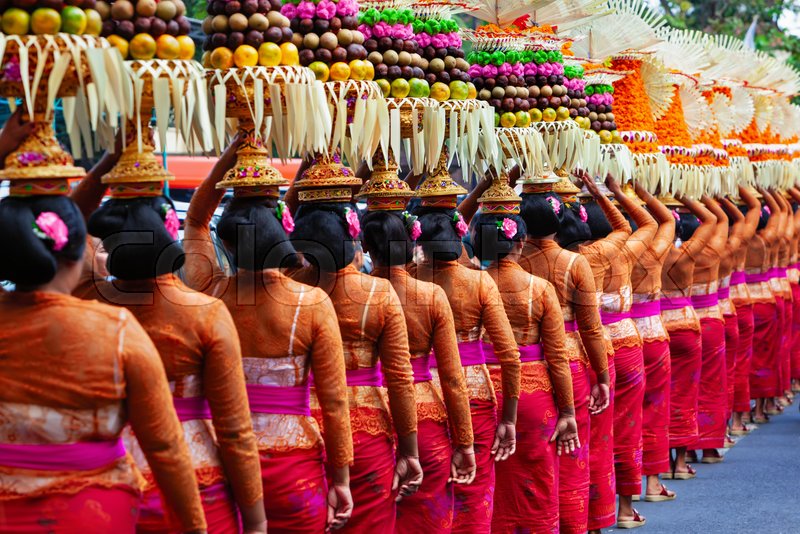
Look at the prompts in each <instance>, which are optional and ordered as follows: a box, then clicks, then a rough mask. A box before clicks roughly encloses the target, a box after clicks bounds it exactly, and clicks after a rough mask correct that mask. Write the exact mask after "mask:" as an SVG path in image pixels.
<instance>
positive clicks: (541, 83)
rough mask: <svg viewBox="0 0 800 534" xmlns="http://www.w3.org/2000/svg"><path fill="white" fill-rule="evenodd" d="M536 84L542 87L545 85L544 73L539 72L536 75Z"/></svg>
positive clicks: (545, 77)
mask: <svg viewBox="0 0 800 534" xmlns="http://www.w3.org/2000/svg"><path fill="white" fill-rule="evenodd" d="M536 85H537V86H539V87H544V86H545V85H547V76H545V75H544V74H539V75H537V76H536Z"/></svg>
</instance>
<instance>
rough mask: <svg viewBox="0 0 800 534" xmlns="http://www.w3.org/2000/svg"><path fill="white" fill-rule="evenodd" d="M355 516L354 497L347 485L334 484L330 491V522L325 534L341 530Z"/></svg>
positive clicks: (327, 524)
mask: <svg viewBox="0 0 800 534" xmlns="http://www.w3.org/2000/svg"><path fill="white" fill-rule="evenodd" d="M352 515H353V495H352V494H351V493H350V486H349V485H347V484H333V485H332V486H331V487H330V488H329V489H328V522H327V523H326V526H325V532H330V531H332V530H339V529H340V528H342V527H343V526H345V524H347V521H348V520H349V519H350V516H352Z"/></svg>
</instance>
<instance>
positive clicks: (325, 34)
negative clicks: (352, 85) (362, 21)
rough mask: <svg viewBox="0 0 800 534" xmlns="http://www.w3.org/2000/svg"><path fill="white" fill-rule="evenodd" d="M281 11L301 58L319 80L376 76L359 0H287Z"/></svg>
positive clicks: (301, 61)
mask: <svg viewBox="0 0 800 534" xmlns="http://www.w3.org/2000/svg"><path fill="white" fill-rule="evenodd" d="M281 14H282V15H283V16H284V18H286V19H287V20H288V21H289V28H288V29H289V30H291V31H292V32H293V37H292V39H291V42H292V43H293V45H294V46H296V47H297V50H298V62H299V64H300V65H302V66H304V67H308V68H310V69H311V70H312V71H313V72H314V74H315V76H316V77H317V80H320V81H322V82H327V81H329V80H330V81H345V80H372V79H373V78H374V67H373V65H372V63H370V62H369V61H367V50H366V48H364V35H363V34H362V33H361V32H360V31H358V2H357V1H356V0H314V1H309V0H303V1H298V0H285V1H284V4H283V7H281Z"/></svg>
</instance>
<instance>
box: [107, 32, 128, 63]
mask: <svg viewBox="0 0 800 534" xmlns="http://www.w3.org/2000/svg"><path fill="white" fill-rule="evenodd" d="M106 39H107V40H108V42H109V44H110V45H111V46H113V47H115V48H117V49H118V50H119V53H120V54H122V59H128V41H126V40H125V39H123V38H122V37H120V36H119V35H109V36H108V37H106Z"/></svg>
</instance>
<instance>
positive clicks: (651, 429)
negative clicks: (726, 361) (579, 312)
mask: <svg viewBox="0 0 800 534" xmlns="http://www.w3.org/2000/svg"><path fill="white" fill-rule="evenodd" d="M636 194H637V196H638V197H639V198H641V199H642V200H644V201H645V203H646V204H647V209H648V210H649V211H650V215H652V216H653V217H654V218H655V219H656V221H657V222H658V230H657V231H656V235H655V237H654V238H653V241H652V243H650V246H649V247H648V248H647V250H645V251H644V253H643V254H641V255H640V256H639V257H638V258H637V261H636V262H635V263H634V265H633V271H632V272H631V286H632V288H633V304H632V305H631V317H632V318H633V320H634V322H635V323H636V329H637V330H638V331H639V335H640V336H641V338H642V353H643V355H644V374H645V390H644V401H643V404H642V474H644V475H645V476H646V477H647V486H646V488H645V500H646V501H649V502H660V501H670V500H673V499H674V498H675V493H674V492H672V491H669V490H668V489H667V488H666V487H665V486H664V485H663V484H662V483H661V481H660V480H659V478H658V475H659V473H666V472H667V471H669V470H670V464H669V458H670V456H669V413H670V412H669V399H670V396H669V393H670V391H669V383H670V374H671V371H670V369H671V366H670V354H669V335H667V330H666V329H665V328H664V324H663V323H662V322H661V303H660V299H661V269H662V266H663V265H664V260H665V259H666V256H667V253H668V252H669V249H670V248H672V242H673V241H674V239H675V218H674V216H673V212H671V211H670V210H669V209H668V208H667V207H666V206H664V204H662V203H661V202H659V201H658V200H657V199H656V198H655V197H653V196H652V195H651V194H650V193H648V192H647V191H646V190H645V189H644V188H643V187H641V185H639V184H636Z"/></svg>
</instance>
